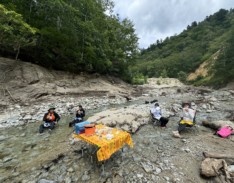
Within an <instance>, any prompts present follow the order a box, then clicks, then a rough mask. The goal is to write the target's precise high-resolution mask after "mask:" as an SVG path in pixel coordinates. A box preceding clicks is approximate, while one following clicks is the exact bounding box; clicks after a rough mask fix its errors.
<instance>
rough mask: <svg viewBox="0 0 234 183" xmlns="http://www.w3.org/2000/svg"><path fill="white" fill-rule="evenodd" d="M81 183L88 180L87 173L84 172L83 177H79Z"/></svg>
mask: <svg viewBox="0 0 234 183" xmlns="http://www.w3.org/2000/svg"><path fill="white" fill-rule="evenodd" d="M81 180H82V181H88V180H90V176H89V175H88V172H87V171H86V172H85V173H84V175H83V176H82V177H81Z"/></svg>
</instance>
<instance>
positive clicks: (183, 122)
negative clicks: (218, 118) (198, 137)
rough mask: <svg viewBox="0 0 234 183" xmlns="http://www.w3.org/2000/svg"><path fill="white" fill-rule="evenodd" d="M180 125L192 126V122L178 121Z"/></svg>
mask: <svg viewBox="0 0 234 183" xmlns="http://www.w3.org/2000/svg"><path fill="white" fill-rule="evenodd" d="M180 124H187V125H194V123H193V122H192V121H186V120H182V121H180Z"/></svg>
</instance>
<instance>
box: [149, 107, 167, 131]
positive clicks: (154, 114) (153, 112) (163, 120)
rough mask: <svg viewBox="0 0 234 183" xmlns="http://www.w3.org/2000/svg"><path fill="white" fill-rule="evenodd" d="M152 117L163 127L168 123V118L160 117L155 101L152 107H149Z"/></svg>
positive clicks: (160, 113)
mask: <svg viewBox="0 0 234 183" xmlns="http://www.w3.org/2000/svg"><path fill="white" fill-rule="evenodd" d="M150 113H151V115H152V117H153V118H154V119H156V120H158V121H159V122H160V126H161V127H162V128H165V127H166V125H167V123H168V121H169V120H168V118H165V117H162V112H161V108H160V107H159V104H158V103H155V104H154V106H153V108H151V109H150Z"/></svg>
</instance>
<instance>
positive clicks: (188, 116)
mask: <svg viewBox="0 0 234 183" xmlns="http://www.w3.org/2000/svg"><path fill="white" fill-rule="evenodd" d="M182 107H183V109H182V113H181V114H180V117H181V120H180V122H179V127H178V130H177V131H173V134H174V137H178V138H180V137H181V136H180V132H181V131H183V130H184V129H185V128H186V127H192V126H193V125H194V118H195V114H196V110H194V109H191V108H190V104H189V103H184V104H183V105H182Z"/></svg>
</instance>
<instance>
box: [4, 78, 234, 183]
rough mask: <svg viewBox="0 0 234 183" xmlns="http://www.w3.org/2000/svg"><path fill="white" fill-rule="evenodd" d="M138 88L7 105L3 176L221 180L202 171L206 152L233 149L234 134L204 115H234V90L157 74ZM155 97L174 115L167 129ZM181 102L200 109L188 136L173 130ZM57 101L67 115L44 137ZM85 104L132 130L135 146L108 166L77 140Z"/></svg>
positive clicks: (92, 114)
mask: <svg viewBox="0 0 234 183" xmlns="http://www.w3.org/2000/svg"><path fill="white" fill-rule="evenodd" d="M158 80H159V81H158ZM159 83H160V84H159ZM135 90H138V91H141V93H138V96H136V95H135V96H129V98H131V99H132V100H131V101H129V100H126V97H125V96H123V95H121V94H115V95H110V94H106V93H105V94H104V95H102V96H96V97H95V96H85V97H84V96H83V97H82V96H80V97H79V96H74V95H73V96H72V95H70V96H69V95H68V96H62V97H61V96H60V97H59V96H56V97H54V98H53V97H50V98H48V100H43V101H37V102H36V104H35V105H20V103H18V104H14V105H9V108H7V112H8V113H9V114H7V113H5V114H4V115H3V116H1V118H0V120H1V127H2V128H1V129H0V132H1V135H0V141H1V144H0V165H1V169H0V174H1V177H0V182H25V183H26V182H41V183H46V182H66V183H70V182H129V183H130V182H159V183H160V182H162V183H163V182H165V183H167V182H168V183H169V182H178V183H180V182H184V183H187V182H196V183H197V182H204V183H205V182H218V181H219V180H218V178H210V179H204V178H202V177H201V176H200V170H199V168H200V164H201V161H202V160H203V156H202V152H203V151H215V152H225V153H229V154H233V153H234V146H233V145H234V139H233V137H231V138H229V139H221V138H219V137H216V136H214V135H213V133H214V131H213V130H212V129H209V128H206V127H204V126H202V121H204V120H206V121H217V120H229V121H233V120H234V113H233V111H234V110H233V104H234V91H233V90H231V89H222V90H212V89H208V88H195V87H192V86H184V85H182V84H181V83H179V82H178V81H176V80H171V81H170V79H166V80H163V79H153V80H150V82H149V84H147V85H145V86H138V87H137V88H135ZM129 98H128V99H129ZM153 100H158V101H159V103H160V106H161V108H162V109H163V114H164V115H165V116H167V117H170V121H169V123H168V126H167V128H166V129H161V128H159V127H157V126H153V125H152V123H151V121H150V116H149V110H150V108H151V106H152V104H151V103H150V101H153ZM183 101H190V102H192V104H193V106H194V107H196V108H197V111H198V113H197V126H196V128H192V129H187V130H186V131H185V132H184V133H183V134H182V139H175V138H173V137H172V131H173V130H175V129H176V127H177V122H178V120H179V112H180V110H181V103H182V102H183ZM51 103H53V104H54V105H55V106H56V107H57V109H56V110H57V112H59V113H60V114H62V120H61V121H60V124H59V126H58V127H57V128H56V129H55V130H54V131H52V133H49V132H48V131H46V132H45V133H43V134H42V135H39V134H38V127H39V125H40V124H41V122H40V120H41V117H42V115H43V113H44V112H46V111H47V108H48V105H49V104H51ZM79 104H82V105H83V106H84V108H85V109H86V110H87V117H88V120H89V121H91V122H97V123H103V124H106V125H108V126H112V127H117V128H120V129H123V130H126V131H129V132H130V133H132V138H133V142H134V148H133V149H129V148H128V147H127V146H126V147H124V148H123V151H119V152H117V153H115V154H114V155H113V156H112V157H111V159H110V160H108V161H106V162H105V165H104V171H103V167H102V164H100V163H96V162H91V160H90V157H89V155H88V154H89V150H90V149H92V147H89V146H88V145H87V144H85V143H82V142H81V141H74V140H73V139H72V138H71V134H72V129H71V128H68V122H69V121H71V120H72V118H73V114H72V113H73V112H74V111H75V109H76V107H77V106H78V105H79ZM9 109H10V110H9ZM9 111H11V112H9ZM7 115H8V116H7ZM81 149H84V155H83V156H82V151H81Z"/></svg>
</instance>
